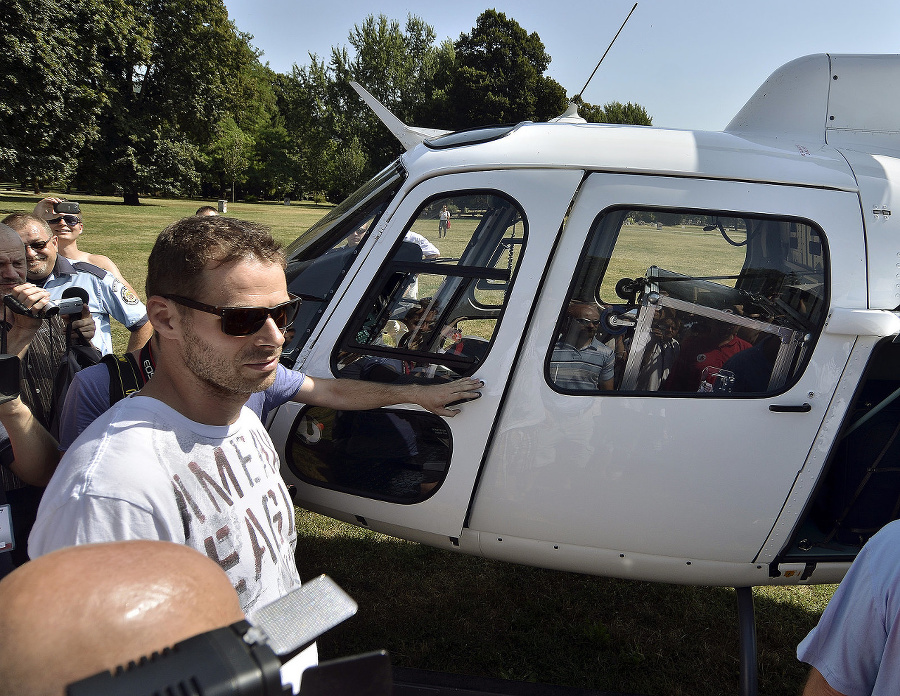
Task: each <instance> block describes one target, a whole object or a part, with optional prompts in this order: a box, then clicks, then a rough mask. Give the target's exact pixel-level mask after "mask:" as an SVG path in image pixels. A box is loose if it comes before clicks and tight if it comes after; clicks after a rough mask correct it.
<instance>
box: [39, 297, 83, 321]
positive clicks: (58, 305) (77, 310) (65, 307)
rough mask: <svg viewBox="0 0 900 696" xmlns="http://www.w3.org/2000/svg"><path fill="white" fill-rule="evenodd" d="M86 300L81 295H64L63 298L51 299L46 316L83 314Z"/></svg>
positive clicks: (45, 312)
mask: <svg viewBox="0 0 900 696" xmlns="http://www.w3.org/2000/svg"><path fill="white" fill-rule="evenodd" d="M83 306H84V302H83V301H82V299H81V298H80V297H64V298H62V299H61V300H50V303H49V304H48V305H47V308H46V309H45V310H44V316H51V315H53V314H81V308H82V307H83ZM54 310H56V311H54Z"/></svg>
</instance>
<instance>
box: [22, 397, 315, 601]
mask: <svg viewBox="0 0 900 696" xmlns="http://www.w3.org/2000/svg"><path fill="white" fill-rule="evenodd" d="M278 468H279V459H278V454H277V452H276V451H275V448H274V446H273V445H272V440H271V439H270V438H269V435H268V433H267V432H266V430H265V428H264V427H263V426H262V423H260V421H259V418H257V417H256V415H255V414H254V413H253V412H252V411H250V410H249V409H247V408H246V407H245V408H243V409H242V411H241V414H240V417H239V418H238V420H237V421H236V422H235V423H234V424H232V425H228V426H211V425H203V424H201V423H196V422H194V421H191V420H189V419H187V418H185V417H184V416H182V415H181V414H180V413H178V412H177V411H175V410H174V409H172V408H170V407H169V406H167V405H165V404H164V403H162V402H161V401H159V400H157V399H153V398H150V397H146V396H134V397H131V398H128V399H123V400H122V401H120V402H119V403H118V404H116V405H115V406H113V407H112V408H111V409H109V410H108V411H107V412H106V413H104V414H103V415H101V416H100V417H99V418H98V419H97V420H95V421H94V422H93V423H92V424H91V425H90V426H88V428H87V429H86V430H85V431H84V432H83V433H82V434H81V435H80V436H79V437H78V438H77V439H76V440H75V442H74V443H73V444H72V446H71V448H69V450H68V451H67V452H66V454H65V456H64V457H63V459H62V461H61V462H60V464H59V467H58V468H57V471H56V473H55V474H54V476H53V479H52V480H51V481H50V485H49V486H47V490H46V492H45V493H44V497H43V499H42V500H41V505H40V508H39V509H38V514H37V520H36V522H35V524H34V528H33V530H32V532H31V536H30V537H29V540H28V553H29V555H30V556H31V557H32V558H36V557H38V556H41V555H43V554H45V553H49V552H50V551H53V550H55V549H58V548H62V547H65V546H73V545H75V544H87V543H94V542H103V541H120V540H126V539H161V540H165V541H174V542H178V543H181V544H186V545H187V546H190V547H191V548H194V549H197V550H198V551H200V552H201V553H205V554H206V555H207V556H209V557H210V558H212V559H213V560H214V561H216V562H217V563H218V564H219V565H220V566H221V567H222V568H223V569H224V570H225V572H226V573H227V574H228V577H229V578H230V579H231V582H232V584H233V585H234V588H235V590H236V591H237V593H238V596H239V597H240V601H241V607H242V608H243V609H244V611H245V612H249V611H251V610H253V609H256V608H259V607H262V606H265V605H266V604H268V603H269V602H272V601H273V600H275V599H277V598H278V597H281V596H282V595H285V594H287V593H288V592H290V591H291V590H293V589H295V588H297V587H299V586H300V577H299V575H298V573H297V565H296V562H295V560H294V549H295V546H296V542H297V530H296V526H295V523H294V507H293V504H292V503H291V499H290V497H289V496H288V493H287V489H286V487H285V484H284V481H283V480H282V478H281V475H280V474H279V471H278Z"/></svg>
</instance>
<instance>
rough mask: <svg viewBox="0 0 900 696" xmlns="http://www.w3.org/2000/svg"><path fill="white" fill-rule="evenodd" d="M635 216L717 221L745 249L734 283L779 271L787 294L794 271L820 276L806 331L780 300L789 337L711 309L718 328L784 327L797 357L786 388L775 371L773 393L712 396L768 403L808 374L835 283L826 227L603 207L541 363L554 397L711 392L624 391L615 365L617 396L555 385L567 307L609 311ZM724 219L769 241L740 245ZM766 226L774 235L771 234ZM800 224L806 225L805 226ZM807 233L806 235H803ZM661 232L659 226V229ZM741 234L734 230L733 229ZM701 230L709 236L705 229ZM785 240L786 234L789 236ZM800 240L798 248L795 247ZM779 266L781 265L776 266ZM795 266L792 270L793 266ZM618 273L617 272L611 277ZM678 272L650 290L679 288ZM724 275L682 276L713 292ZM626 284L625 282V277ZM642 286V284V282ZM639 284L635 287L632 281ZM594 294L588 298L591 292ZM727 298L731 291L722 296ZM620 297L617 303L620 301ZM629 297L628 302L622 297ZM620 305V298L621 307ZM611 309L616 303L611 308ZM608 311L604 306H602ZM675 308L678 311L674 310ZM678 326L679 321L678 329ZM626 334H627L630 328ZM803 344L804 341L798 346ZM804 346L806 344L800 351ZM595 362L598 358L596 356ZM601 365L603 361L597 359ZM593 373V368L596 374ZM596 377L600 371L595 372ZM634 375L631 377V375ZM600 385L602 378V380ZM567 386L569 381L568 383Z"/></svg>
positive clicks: (786, 218) (680, 210) (744, 215)
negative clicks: (621, 249) (610, 290)
mask: <svg viewBox="0 0 900 696" xmlns="http://www.w3.org/2000/svg"><path fill="white" fill-rule="evenodd" d="M633 213H647V214H650V215H666V216H668V215H673V216H681V217H682V218H684V217H686V216H694V217H696V218H709V219H711V220H715V221H717V226H718V230H719V232H720V234H721V236H722V238H723V239H724V241H725V242H727V243H728V244H729V245H731V247H732V248H734V247H740V248H746V249H747V251H746V252H745V255H744V258H743V260H742V262H741V267H740V270H739V271H738V272H737V274H736V275H735V276H734V277H733V278H732V280H734V281H735V284H736V285H737V284H739V283H740V282H741V281H742V280H746V279H748V278H750V279H752V278H753V277H754V276H756V277H758V278H761V279H763V282H764V276H765V274H766V273H768V274H769V275H770V276H771V277H773V278H774V277H775V276H776V275H777V271H778V269H780V272H781V276H780V282H781V283H782V290H783V289H785V288H790V285H789V284H788V282H787V281H788V279H789V278H791V277H793V274H794V272H795V270H799V271H800V272H801V273H806V274H810V275H816V274H817V275H818V282H817V286H818V287H820V289H821V292H820V293H819V294H818V295H815V294H814V293H810V296H811V297H812V298H813V299H814V300H816V301H815V302H814V303H813V305H814V307H813V308H812V309H811V310H810V311H809V312H808V315H809V316H810V317H812V318H811V319H810V321H808V322H806V323H805V324H803V325H802V326H800V324H801V323H802V320H803V317H802V315H798V312H796V311H793V312H792V311H791V308H790V307H789V306H784V305H785V303H784V302H781V307H780V308H781V310H782V311H783V312H784V314H785V315H789V319H788V320H787V322H786V323H788V324H791V323H793V324H794V327H793V330H792V331H787V330H785V329H784V328H783V327H780V326H779V325H777V324H773V323H771V322H759V321H756V322H753V321H745V320H744V319H743V318H742V317H738V318H734V317H735V315H734V314H733V313H732V316H731V317H730V318H726V317H727V315H726V317H723V316H722V315H721V312H722V311H725V312H727V311H728V310H727V309H725V308H722V309H721V310H720V311H719V312H716V310H712V311H710V312H707V314H708V315H710V318H711V320H713V321H717V322H719V323H728V324H733V325H744V326H750V327H751V328H753V329H762V331H763V332H771V333H776V332H778V331H779V329H781V331H780V333H779V335H780V336H781V339H782V343H784V342H785V341H786V340H788V339H787V338H786V337H788V336H789V335H790V340H793V341H794V342H795V343H793V344H792V347H793V348H794V349H795V350H796V351H797V352H796V353H795V354H794V355H793V357H792V358H790V360H791V362H790V366H789V368H786V367H784V366H783V365H782V364H781V363H778V365H780V366H781V369H782V370H787V369H789V374H788V375H787V378H786V379H785V380H784V381H783V382H781V383H777V382H775V377H774V373H775V369H774V368H773V378H772V379H773V383H774V384H775V388H772V385H771V384H770V388H768V389H766V390H761V391H751V392H741V393H739V392H732V391H729V389H728V388H724V389H721V390H720V388H719V387H715V389H714V390H713V394H712V395H714V396H717V397H727V398H767V397H772V396H775V395H777V394H781V393H784V392H785V391H787V390H789V389H790V388H791V387H792V386H793V385H794V384H795V383H796V382H797V380H799V378H800V376H801V375H802V374H803V373H804V371H805V370H806V368H807V366H808V363H809V360H810V358H811V355H812V353H813V351H814V349H815V345H816V343H817V341H818V339H819V337H820V336H821V334H822V331H823V330H824V326H825V323H826V320H827V314H828V312H827V309H828V307H829V306H830V294H831V281H830V269H831V259H830V254H829V246H828V238H827V235H826V234H825V232H824V230H823V229H822V228H821V226H820V225H819V224H817V223H816V222H814V221H812V220H810V219H808V218H804V217H801V216H796V215H789V214H787V215H779V214H764V213H752V212H743V211H733V210H732V211H726V210H713V209H701V208H692V207H666V206H653V205H622V204H615V205H611V206H608V207H607V208H604V209H603V210H601V211H600V212H598V213H597V215H596V216H595V217H594V219H593V221H592V223H591V225H590V228H589V232H588V234H587V236H586V239H585V242H584V245H583V246H582V250H581V253H580V256H579V260H578V264H577V266H576V269H575V272H574V274H573V276H572V280H571V282H570V285H569V288H568V290H567V292H566V295H565V300H564V302H563V305H562V309H561V311H560V314H559V317H558V320H557V322H556V323H555V326H554V332H553V334H552V336H553V340H552V341H551V342H550V345H549V346H548V349H547V354H546V356H545V359H544V376H545V380H546V382H547V384H548V385H549V386H550V388H551V389H553V390H554V391H556V392H559V393H562V394H569V395H592V396H613V395H627V396H652V397H656V398H665V397H673V396H677V397H685V396H688V397H691V396H698V397H700V398H709V396H710V394H708V393H701V390H698V391H686V390H678V391H676V390H671V391H669V390H665V389H661V388H659V387H657V388H655V389H653V390H647V389H638V388H636V383H635V382H634V381H633V380H632V382H631V385H632V386H631V388H622V387H624V386H626V385H625V383H624V381H623V379H622V374H621V367H620V366H618V365H617V367H616V378H615V386H614V388H613V389H612V390H604V389H602V388H601V387H600V386H599V382H598V386H597V387H595V388H582V387H578V388H572V387H571V386H566V385H564V384H558V383H557V380H555V379H554V378H553V376H552V370H553V365H554V362H555V363H556V364H557V365H558V364H559V360H557V361H554V360H553V354H554V347H555V346H557V344H558V343H559V342H560V341H561V340H562V336H563V331H564V329H565V328H566V327H567V312H568V311H569V307H570V304H572V303H575V304H577V303H580V302H590V303H594V304H595V305H597V308H598V310H603V313H604V315H605V313H606V311H607V309H606V308H609V307H611V306H612V304H611V303H610V302H609V300H610V299H611V298H608V297H602V296H601V294H602V292H603V291H602V290H601V288H602V286H604V284H606V283H608V281H609V277H608V276H609V273H610V272H611V264H612V263H613V261H614V259H615V258H616V257H615V254H616V250H617V248H618V245H619V242H620V241H621V238H622V231H623V228H624V226H625V223H626V221H628V219H629V216H630V215H631V214H633ZM615 215H619V216H620V218H619V220H618V221H614V224H612V225H608V226H607V229H604V225H605V224H606V223H607V221H609V220H614V217H613V216H615ZM723 219H731V220H741V221H744V223H745V225H746V222H747V221H751V222H753V223H756V224H755V225H753V227H754V229H755V230H756V232H755V234H756V235H765V236H764V237H763V238H760V239H757V243H756V245H754V246H750V245H749V242H751V241H752V238H751V237H749V236H748V237H747V239H746V241H745V242H743V243H740V244H735V242H734V240H733V239H731V238H730V236H729V234H730V233H727V232H726V231H725V230H724V229H723V226H722V224H721V222H719V221H720V220H723ZM775 225H785V226H787V227H786V228H785V229H784V230H780V231H779V230H778V229H777V228H775V227H774V226H775ZM767 226H768V227H769V228H771V229H767ZM801 226H803V227H801ZM804 227H805V229H804ZM657 229H659V228H657ZM735 229H736V227H735ZM704 231H707V230H706V229H704ZM745 234H749V235H752V234H754V232H753V230H749V228H747V229H745ZM785 234H787V236H786V237H785ZM779 235H780V239H781V241H782V242H783V244H782V248H781V249H780V251H781V252H782V253H781V254H780V255H777V251H776V250H775V249H774V248H768V247H771V246H772V244H773V243H774V242H776V241H778V239H779ZM801 238H802V240H804V241H805V243H806V248H805V249H801V248H800V247H801V245H800V240H801ZM785 241H786V242H787V243H788V247H789V248H787V249H786V250H785V248H784V242H785ZM795 242H796V243H795ZM758 245H762V247H764V248H766V250H767V255H766V256H765V257H762V256H761V254H760V252H759V250H757V249H756V248H755V247H756V246H758ZM646 248H647V249H651V248H652V249H659V248H660V247H658V246H656V245H653V244H652V243H651V242H649V241H648V242H646ZM662 249H663V251H662V252H659V255H660V256H664V255H665V253H666V252H665V247H662ZM792 253H796V254H799V255H801V256H803V255H804V254H806V255H807V257H818V258H819V260H820V267H818V268H816V267H815V266H811V265H809V264H806V265H802V264H800V263H798V262H797V261H796V259H795V260H792V258H791V255H792ZM761 261H767V262H768V263H769V264H770V265H768V266H765V265H764V266H760V267H759V268H756V269H754V268H752V264H754V263H756V264H759V263H760V262H761ZM774 262H777V263H778V266H777V267H776V266H775V265H773V264H774ZM587 266H591V267H592V268H591V272H590V273H589V274H587V273H586V271H585V269H586V267H587ZM792 266H793V267H794V268H792ZM653 268H655V266H651V267H650V268H648V269H647V272H646V273H648V274H649V273H650V272H651V270H652V269H653ZM614 270H615V269H613V271H614ZM679 275H681V274H678V273H672V272H667V271H665V270H663V269H658V268H657V269H656V278H655V279H654V280H657V281H659V282H658V283H657V284H655V285H653V289H654V290H655V291H656V292H657V293H658V292H659V287H660V285H662V286H663V287H664V286H665V284H668V283H670V282H678V281H681V280H682V278H677V277H675V276H679ZM585 276H588V277H590V278H592V279H593V282H586V281H585ZM722 278H723V277H722V276H721V275H720V276H718V277H717V276H716V275H710V276H708V277H700V276H698V277H696V278H692V277H690V276H684V278H683V280H685V281H693V280H696V281H697V282H698V283H709V284H710V287H708V288H703V289H704V290H711V289H713V287H712V286H716V285H720V284H717V283H714V282H712V281H714V280H720V279H722ZM623 280H624V279H623ZM637 280H640V278H638V279H637ZM635 282H637V281H635ZM721 287H722V288H723V289H730V290H731V291H732V292H741V291H742V289H741V288H728V286H724V285H723V286H721ZM589 289H590V292H588V290H589ZM647 289H648V290H649V289H650V285H649V284H648V285H647ZM618 290H619V288H618V286H617V288H616V292H617V293H618ZM724 294H725V295H726V296H727V293H724ZM796 294H797V295H798V298H797V303H798V304H802V302H801V300H800V298H799V294H800V291H799V290H798V292H797V293H796ZM617 299H618V298H617ZM623 299H624V298H623ZM621 301H622V300H619V302H621ZM613 304H614V303H613ZM659 304H660V305H662V306H667V305H668V306H669V307H668V309H666V310H665V311H667V312H669V311H679V310H684V309H685V305H683V304H679V302H678V301H675V300H669V299H668V298H665V299H664V300H663V301H662V302H659ZM604 306H606V308H605V307H604ZM676 307H677V309H675V308H676ZM649 315H650V316H649V321H645V325H644V326H642V327H640V328H641V329H643V330H644V331H649V330H650V328H651V326H652V324H651V323H650V322H652V320H653V313H649ZM660 316H661V317H662V318H665V315H660ZM608 319H609V317H608V316H603V321H602V322H601V324H602V325H603V326H606V327H607V328H608V323H607V322H608ZM675 324H676V326H677V322H676V323H675ZM637 329H638V326H635V328H634V330H635V331H637ZM801 329H803V331H802V333H803V336H802V337H801V335H800V334H801ZM626 331H627V330H626ZM642 335H644V334H642ZM598 340H599V339H595V340H594V341H592V344H593V343H597V342H598ZM798 342H799V343H798ZM800 344H802V345H800ZM613 346H614V347H613V353H614V354H615V358H616V359H617V361H618V360H621V359H622V354H621V344H620V343H618V342H614V343H613ZM625 354H626V356H627V355H628V351H627V350H626V351H625ZM784 359H785V358H783V357H782V353H779V357H778V358H777V360H776V362H777V361H778V360H784ZM591 360H592V359H591V358H590V357H589V358H588V360H587V362H588V363H590V362H591ZM595 361H597V360H596V358H595ZM597 362H598V361H597ZM591 369H592V370H593V369H595V368H594V367H592V368H591ZM598 374H599V373H598ZM632 376H633V375H632ZM598 379H599V378H598ZM563 381H565V378H563Z"/></svg>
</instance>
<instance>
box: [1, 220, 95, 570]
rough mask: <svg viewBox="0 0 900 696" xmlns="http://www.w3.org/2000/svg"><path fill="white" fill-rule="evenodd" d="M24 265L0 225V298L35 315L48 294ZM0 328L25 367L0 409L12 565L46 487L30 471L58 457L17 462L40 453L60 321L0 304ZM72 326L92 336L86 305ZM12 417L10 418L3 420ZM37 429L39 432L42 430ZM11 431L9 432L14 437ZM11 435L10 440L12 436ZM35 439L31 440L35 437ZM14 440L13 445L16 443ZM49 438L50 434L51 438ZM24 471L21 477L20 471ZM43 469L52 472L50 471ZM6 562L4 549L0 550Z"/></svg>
mask: <svg viewBox="0 0 900 696" xmlns="http://www.w3.org/2000/svg"><path fill="white" fill-rule="evenodd" d="M27 268H28V263H27V257H26V253H25V247H24V244H23V243H22V240H21V239H20V238H19V235H18V233H16V231H15V230H13V229H11V228H10V227H7V226H6V225H5V224H0V297H6V296H7V295H8V296H10V297H12V298H14V299H16V300H17V301H18V302H19V303H20V304H21V305H23V306H24V308H25V309H28V310H30V311H31V312H32V313H33V314H37V315H40V314H41V313H42V312H43V311H44V310H46V308H47V306H48V304H49V302H50V294H49V293H48V292H47V291H46V290H43V289H42V288H39V287H37V286H35V285H32V284H31V283H28V282H26V272H27ZM0 311H2V315H0V319H2V321H3V322H4V323H3V326H2V330H3V331H4V332H5V333H6V338H7V349H6V350H7V352H8V354H11V355H18V356H19V357H20V358H21V359H22V360H23V363H24V365H25V369H24V370H23V371H22V376H21V379H20V384H19V388H20V391H21V400H20V399H16V400H15V402H10V404H5V405H4V408H5V409H6V410H7V411H8V414H7V415H8V418H6V419H4V418H3V415H2V411H0V423H2V424H3V425H5V426H6V428H7V430H8V431H9V436H8V437H7V436H6V435H5V434H2V433H0V464H2V465H0V480H2V483H3V491H4V497H5V501H4V502H5V503H7V504H9V505H10V506H11V511H12V527H13V531H14V533H15V541H16V548H15V549H14V550H13V551H12V562H13V563H14V564H16V565H19V564H21V563H24V562H25V561H26V560H28V556H27V554H26V545H27V543H26V542H27V539H28V532H29V531H30V529H31V525H32V524H33V523H34V517H35V515H36V514H37V507H38V504H39V503H40V499H41V494H42V492H43V488H42V486H44V485H46V483H47V479H49V474H48V475H46V476H44V475H34V474H35V472H36V471H38V470H41V469H43V470H44V473H46V469H47V467H50V466H53V467H55V465H56V461H57V460H58V455H54V458H52V459H51V458H48V459H47V460H46V461H45V462H44V464H43V465H41V466H39V467H37V469H35V470H33V468H32V466H31V465H30V464H28V462H29V461H31V460H30V459H29V460H23V459H22V458H23V457H25V456H28V457H30V456H31V455H35V456H36V457H42V456H43V454H42V453H44V447H43V445H44V444H45V443H46V440H45V439H44V435H46V437H47V438H49V437H50V435H49V433H46V430H45V429H46V428H47V427H48V425H49V422H50V409H51V403H52V398H53V377H54V375H55V374H56V368H57V366H58V365H59V362H60V360H61V359H62V356H63V353H64V352H65V325H64V323H63V320H62V319H61V318H60V317H59V316H58V315H57V316H54V317H52V318H51V319H48V320H41V319H39V318H36V317H31V316H26V315H23V314H18V313H15V312H13V311H11V310H9V309H8V308H6V306H5V305H4V306H3V309H2V310H0ZM72 326H73V329H77V330H79V331H80V332H81V333H82V335H83V336H84V337H85V338H86V339H90V338H91V337H92V336H93V335H94V322H93V319H92V318H91V316H90V313H89V311H88V309H87V308H84V309H83V310H82V314H81V316H80V317H79V318H78V319H75V320H74V321H73V322H72ZM19 405H21V407H23V408H26V410H28V412H29V414H33V418H32V420H33V421H34V422H33V423H31V422H26V421H24V420H22V418H23V416H24V414H23V413H22V412H21V411H20V410H18V409H19ZM9 418H12V419H13V420H11V421H10V420H9ZM38 429H40V430H41V431H44V432H43V434H42V433H40V432H38ZM14 434H15V435H14ZM14 438H15V439H14ZM35 438H37V439H35ZM16 440H18V444H17V442H16ZM51 440H52V438H51ZM22 473H24V474H25V475H24V476H20V474H22ZM49 473H52V469H51V470H50V472H49ZM0 555H2V556H4V557H6V560H7V561H8V560H9V556H10V554H9V553H3V554H0Z"/></svg>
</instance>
